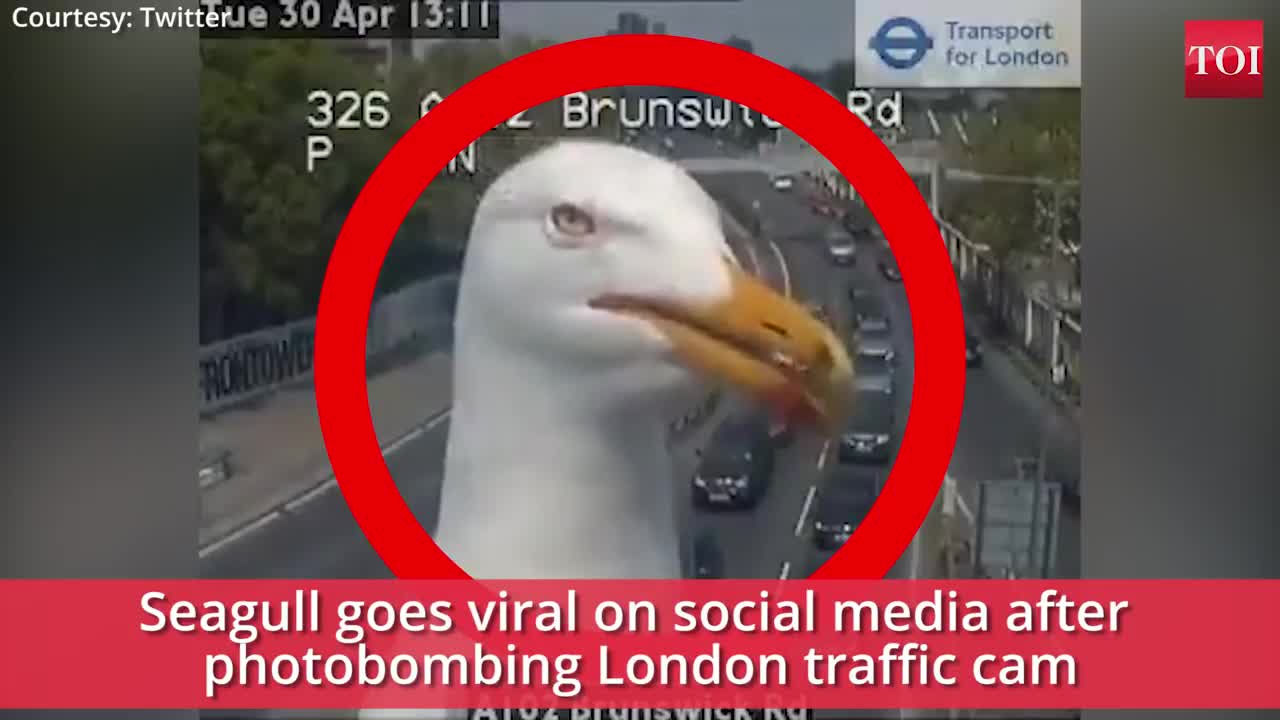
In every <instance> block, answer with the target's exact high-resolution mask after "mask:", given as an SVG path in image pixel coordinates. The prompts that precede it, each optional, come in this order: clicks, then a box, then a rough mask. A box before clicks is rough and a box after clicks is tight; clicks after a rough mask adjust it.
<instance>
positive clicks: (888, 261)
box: [879, 253, 902, 282]
mask: <svg viewBox="0 0 1280 720" xmlns="http://www.w3.org/2000/svg"><path fill="white" fill-rule="evenodd" d="M879 265H880V274H881V275H883V276H884V279H885V280H888V281H889V282H902V272H901V271H900V270H898V263H897V261H896V260H894V259H893V256H892V255H890V254H889V253H883V254H881V255H880V263H879Z"/></svg>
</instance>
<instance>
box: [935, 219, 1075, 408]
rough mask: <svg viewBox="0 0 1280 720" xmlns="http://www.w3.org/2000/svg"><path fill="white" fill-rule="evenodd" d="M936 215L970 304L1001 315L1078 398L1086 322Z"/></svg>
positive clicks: (1020, 342) (1012, 335)
mask: <svg viewBox="0 0 1280 720" xmlns="http://www.w3.org/2000/svg"><path fill="white" fill-rule="evenodd" d="M936 219H937V221H938V226H939V228H940V229H941V231H942V238H943V240H944V241H945V242H946V245H947V251H948V252H949V253H950V255H951V264H952V266H953V267H955V270H956V279H957V281H958V282H959V283H960V287H961V290H962V291H963V292H964V293H965V295H966V296H967V297H968V298H969V300H970V302H973V301H975V300H976V301H977V302H978V303H979V304H981V305H982V306H983V308H984V309H985V310H986V311H987V312H988V313H990V314H991V315H993V316H994V317H996V318H997V319H998V320H999V321H1000V322H1001V323H1002V324H1003V325H1004V327H1005V328H1007V329H1008V331H1009V340H1010V342H1012V343H1014V344H1016V345H1017V346H1018V347H1019V348H1021V349H1022V350H1023V351H1024V352H1025V354H1026V355H1027V356H1028V357H1029V358H1031V359H1032V360H1033V361H1034V362H1035V363H1036V364H1037V366H1038V367H1039V368H1040V369H1041V370H1043V371H1044V373H1045V377H1046V378H1048V379H1049V381H1050V382H1051V383H1052V384H1053V385H1055V386H1057V387H1058V388H1059V389H1060V390H1062V391H1063V392H1065V393H1066V394H1067V395H1069V396H1070V397H1072V398H1074V399H1075V400H1077V401H1078V400H1079V397H1080V387H1081V385H1080V382H1081V376H1080V359H1081V345H1082V340H1083V328H1082V325H1081V322H1080V320H1079V319H1077V318H1075V317H1073V316H1072V315H1071V314H1070V313H1068V312H1066V311H1064V310H1061V309H1059V308H1057V307H1056V306H1055V304H1054V303H1053V301H1052V300H1051V299H1050V298H1048V297H1046V295H1045V293H1044V292H1043V291H1037V290H1035V289H1031V288H1029V287H1028V285H1026V284H1025V283H1022V282H1019V281H1018V279H1017V278H1016V277H1015V276H1014V274H1013V273H1001V272H1000V271H999V268H998V266H997V264H996V261H995V260H994V258H993V257H992V256H991V254H990V252H989V251H988V250H987V249H986V248H985V247H984V246H982V245H980V244H978V243H975V242H973V241H971V240H970V239H969V238H967V237H965V235H964V233H962V232H961V231H960V230H959V229H958V228H956V227H955V226H954V225H952V224H951V223H949V222H947V221H946V220H944V219H942V218H936Z"/></svg>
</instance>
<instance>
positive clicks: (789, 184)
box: [771, 175, 796, 192]
mask: <svg viewBox="0 0 1280 720" xmlns="http://www.w3.org/2000/svg"><path fill="white" fill-rule="evenodd" d="M771 182H772V183H773V189H774V190H777V191H778V192H787V191H789V190H791V188H793V187H795V185H796V180H795V178H793V177H791V176H790V175H775V176H774V177H773V179H772V181H771Z"/></svg>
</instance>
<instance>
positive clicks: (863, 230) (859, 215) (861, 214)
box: [841, 208, 871, 240]
mask: <svg viewBox="0 0 1280 720" xmlns="http://www.w3.org/2000/svg"><path fill="white" fill-rule="evenodd" d="M841 224H842V225H844V229H845V230H847V231H848V232H849V234H850V235H852V236H853V237H854V239H857V240H865V239H867V238H869V237H870V236H871V221H870V218H868V217H867V213H866V211H865V210H862V209H860V208H854V209H851V210H849V212H846V213H845V214H844V219H843V220H841Z"/></svg>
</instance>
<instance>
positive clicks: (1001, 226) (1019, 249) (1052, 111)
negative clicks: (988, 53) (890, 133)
mask: <svg viewBox="0 0 1280 720" xmlns="http://www.w3.org/2000/svg"><path fill="white" fill-rule="evenodd" d="M997 117H998V119H999V120H998V123H996V124H995V125H990V124H987V123H981V124H971V127H970V129H969V135H970V140H971V145H970V147H969V148H968V149H965V150H958V149H956V148H951V149H950V150H951V151H952V152H953V153H954V154H953V155H952V158H951V161H950V164H960V165H963V166H965V167H967V168H968V169H971V170H973V171H976V172H979V173H982V174H987V175H996V176H1007V177H1022V178H1043V179H1046V180H1075V179H1077V178H1078V177H1079V172H1080V93H1079V91H1078V90H1032V91H1015V92H1012V93H1011V94H1010V96H1009V98H1008V99H1007V101H1006V102H1005V103H1004V104H1002V105H1001V106H1000V107H999V109H998V111H997ZM957 160H958V161H959V162H955V161H957ZM1046 190H1047V189H1044V188H1037V187H1036V186H1034V185H1028V184H1021V183H1016V182H1005V181H1000V180H993V181H988V182H979V183H951V184H949V185H948V186H947V192H946V193H945V196H944V212H943V216H944V217H946V218H947V219H948V220H949V221H950V222H952V223H954V224H955V225H956V226H957V227H958V228H960V230H961V231H962V232H964V233H965V235H967V236H968V237H969V238H970V239H972V240H974V241H975V242H979V243H983V244H985V245H987V246H988V247H989V248H990V257H991V259H992V260H994V261H995V263H996V269H997V272H998V273H999V274H1000V275H1001V282H999V283H997V286H998V287H1001V288H1003V287H1004V285H1005V282H1004V276H1005V275H1007V274H1008V273H1009V272H1011V271H1012V270H1013V268H1014V266H1015V264H1016V263H1017V262H1018V261H1019V260H1020V259H1022V258H1026V257H1028V256H1031V255H1038V254H1041V253H1043V252H1044V251H1045V249H1046V248H1045V247H1044V246H1043V240H1044V238H1045V237H1046V235H1047V234H1048V229H1047V228H1046V227H1045V226H1044V223H1043V222H1042V216H1041V214H1040V211H1038V210H1037V204H1038V202H1039V203H1040V204H1042V205H1045V204H1050V205H1051V201H1050V202H1047V203H1046V200H1047V199H1048V198H1051V196H1052V190H1048V195H1046V194H1045V193H1046ZM1075 193H1076V190H1075V189H1074V188H1066V189H1065V191H1064V197H1063V204H1062V209H1063V210H1064V211H1065V212H1064V213H1063V220H1064V222H1063V226H1062V236H1064V237H1065V238H1067V239H1068V240H1070V238H1071V236H1072V235H1073V234H1074V235H1075V237H1077V238H1078V222H1076V221H1075V220H1074V218H1075V217H1076V215H1075V214H1074V213H1072V212H1071V209H1072V208H1073V207H1078V202H1074V201H1073V198H1078V195H1076V194H1075ZM1038 196H1039V197H1038Z"/></svg>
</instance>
